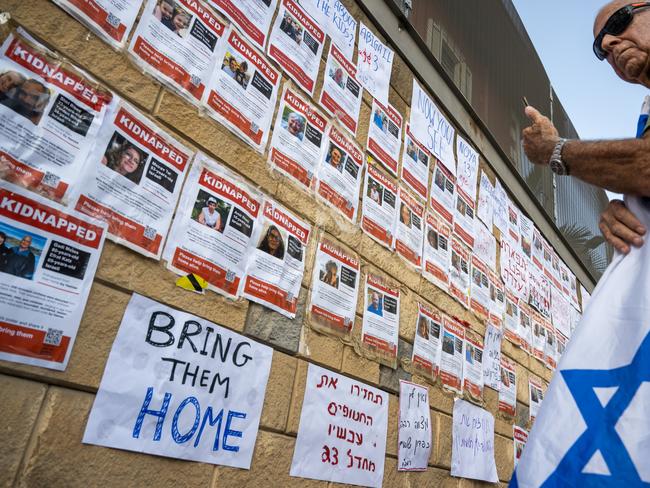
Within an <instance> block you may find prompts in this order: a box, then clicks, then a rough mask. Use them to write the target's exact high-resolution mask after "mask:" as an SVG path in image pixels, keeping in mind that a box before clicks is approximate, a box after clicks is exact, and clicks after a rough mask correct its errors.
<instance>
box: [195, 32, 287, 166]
mask: <svg viewBox="0 0 650 488" xmlns="http://www.w3.org/2000/svg"><path fill="white" fill-rule="evenodd" d="M215 63H216V64H215V66H214V70H213V71H212V76H211V78H210V82H209V84H208V89H207V90H206V91H205V93H204V95H203V103H204V104H205V105H206V107H207V108H208V114H209V115H210V116H211V117H213V118H214V119H215V120H217V121H218V122H220V123H222V124H223V125H225V126H226V127H228V128H229V129H230V130H231V131H232V132H233V133H235V134H236V135H237V136H239V137H241V138H242V139H243V140H244V141H245V142H246V143H248V144H250V145H251V146H252V147H253V148H254V149H255V150H256V151H257V152H259V153H260V154H262V153H263V152H264V148H265V147H266V142H267V140H268V138H269V130H270V128H271V118H272V117H273V110H274V109H275V100H276V98H277V96H278V87H279V86H280V81H281V79H282V77H281V75H280V72H279V71H278V70H276V69H275V68H274V67H273V65H271V63H270V62H269V61H268V60H267V59H266V57H264V55H262V54H260V52H259V51H257V50H256V49H255V48H254V47H253V46H252V45H251V44H250V42H249V41H247V40H246V39H244V38H243V37H242V36H241V35H240V34H239V33H238V32H237V30H236V29H233V28H232V26H231V27H228V29H226V32H225V33H224V35H223V39H222V41H221V42H220V43H219V45H218V46H217V49H216V61H215Z"/></svg>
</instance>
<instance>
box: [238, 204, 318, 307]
mask: <svg viewBox="0 0 650 488" xmlns="http://www.w3.org/2000/svg"><path fill="white" fill-rule="evenodd" d="M310 233H311V226H310V225H309V224H308V223H306V222H303V221H302V220H300V219H299V218H298V217H296V216H295V215H293V214H292V213H290V212H289V211H288V210H286V209H285V208H283V207H282V206H280V205H278V204H277V203H276V202H273V201H271V200H264V204H263V205H262V213H261V214H260V216H259V218H258V224H257V226H256V227H255V229H254V230H253V244H254V245H255V246H256V247H255V249H254V250H253V251H252V252H249V253H248V262H247V265H246V277H245V278H244V281H243V289H242V290H243V296H244V297H245V298H248V299H249V300H251V301H253V302H256V303H259V304H261V305H264V306H265V307H268V308H270V309H271V310H275V311H276V312H278V313H281V314H282V315H285V316H287V317H289V318H290V319H293V318H294V317H295V316H296V309H297V307H298V294H299V293H300V284H301V283H302V277H303V273H304V271H305V258H306V254H307V243H308V242H309V235H310Z"/></svg>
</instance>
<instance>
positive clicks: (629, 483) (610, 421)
mask: <svg viewBox="0 0 650 488" xmlns="http://www.w3.org/2000/svg"><path fill="white" fill-rule="evenodd" d="M648 106H649V107H650V105H648ZM642 115H643V114H642ZM645 115H646V117H647V110H646V112H645ZM646 122H647V121H646ZM644 126H645V124H644ZM640 135H641V134H639V136H640ZM625 201H626V204H627V206H628V208H629V209H630V210H631V211H632V212H633V213H634V214H635V215H636V216H637V217H638V218H639V220H640V221H641V222H642V223H643V224H644V225H645V226H646V228H648V229H650V203H648V202H650V200H648V199H641V198H630V197H626V199H625ZM510 486H511V487H521V488H529V487H539V486H542V487H573V486H575V487H581V488H582V487H592V486H594V487H596V486H597V487H610V486H611V487H614V486H616V487H624V488H631V487H637V486H650V243H648V242H646V243H645V244H644V245H643V246H642V247H641V248H640V249H637V248H633V249H632V250H631V252H630V253H629V254H628V255H627V256H622V255H617V256H616V257H615V258H614V260H613V262H612V263H611V264H610V266H609V268H607V271H606V272H605V274H604V275H603V277H602V278H601V280H600V282H599V283H598V286H597V287H596V289H595V290H594V293H593V295H592V298H591V300H590V302H589V307H588V308H587V309H586V310H585V313H584V315H583V318H582V321H581V323H580V325H579V326H578V328H577V329H576V330H575V332H574V335H573V337H572V338H571V341H570V343H569V345H568V347H567V350H566V351H565V353H564V355H563V357H562V359H561V360H560V364H559V366H558V369H557V372H556V374H555V375H554V377H553V380H552V381H551V384H550V386H549V388H548V391H547V394H546V398H545V399H544V403H543V405H542V408H541V410H540V412H539V416H538V417H537V420H536V421H535V424H534V426H533V429H532V430H531V432H530V436H529V437H528V443H527V444H526V447H525V448H524V451H523V454H522V457H521V459H520V460H519V464H518V465H517V468H516V471H515V473H514V475H513V478H512V480H511V482H510Z"/></svg>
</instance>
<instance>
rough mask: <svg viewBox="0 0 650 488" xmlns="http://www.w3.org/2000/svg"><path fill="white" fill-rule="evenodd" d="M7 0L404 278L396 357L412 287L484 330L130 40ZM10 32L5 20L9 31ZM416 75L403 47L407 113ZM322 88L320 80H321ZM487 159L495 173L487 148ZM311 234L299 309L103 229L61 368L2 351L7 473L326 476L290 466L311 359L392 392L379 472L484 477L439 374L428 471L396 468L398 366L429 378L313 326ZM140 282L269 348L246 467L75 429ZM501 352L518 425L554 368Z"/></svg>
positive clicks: (39, 33) (107, 78) (215, 478)
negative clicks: (136, 446)
mask: <svg viewBox="0 0 650 488" xmlns="http://www.w3.org/2000/svg"><path fill="white" fill-rule="evenodd" d="M345 3H346V4H347V6H348V8H349V9H350V11H351V12H352V13H353V14H354V15H355V17H356V18H357V19H358V20H362V21H363V22H365V23H369V20H368V18H367V16H366V15H365V14H364V13H363V12H362V11H361V10H360V9H359V7H358V6H357V5H356V4H355V3H354V0H349V1H346V2H345ZM0 10H2V11H8V12H9V13H10V14H11V16H12V19H13V22H14V24H13V25H14V26H15V25H20V26H22V27H24V28H25V29H26V30H27V31H28V32H29V33H31V34H32V35H34V36H36V37H37V39H39V40H40V41H41V42H43V43H44V44H46V45H47V46H48V47H50V48H51V49H53V50H55V51H57V52H58V53H60V54H61V55H62V56H64V57H66V58H68V59H70V60H71V61H72V62H73V63H75V64H76V65H78V66H79V67H81V68H83V69H84V70H87V71H88V72H89V73H90V74H91V75H93V76H94V77H96V78H97V79H99V80H100V81H102V82H103V83H104V84H106V85H107V86H109V87H110V88H111V89H112V90H114V91H115V92H116V93H117V94H118V95H120V96H121V97H124V98H125V99H127V100H128V101H129V102H130V103H132V104H133V105H135V106H136V107H137V108H138V109H139V110H141V111H142V112H143V113H146V114H148V115H149V116H151V117H152V118H153V119H155V120H156V121H157V122H158V123H159V124H160V125H161V126H163V127H164V128H165V130H167V131H169V132H170V133H171V134H173V135H174V136H175V137H177V138H178V139H179V140H180V141H183V142H184V143H185V144H187V146H188V147H191V148H194V149H196V150H201V151H204V152H206V153H207V154H208V155H210V156H211V157H213V158H214V159H216V160H217V161H220V162H221V163H223V164H225V165H226V166H228V167H230V168H231V169H233V170H234V171H236V172H238V173H239V174H241V175H242V176H243V177H244V178H246V179H248V180H249V181H250V182H251V183H252V184H253V185H255V186H257V187H259V188H260V189H261V190H262V191H263V192H265V193H266V194H268V195H271V196H273V197H274V198H276V199H277V200H278V201H279V202H280V203H281V204H283V205H285V206H286V207H288V208H289V209H290V210H291V211H292V212H295V213H296V214H297V215H299V216H300V217H302V218H304V219H305V220H307V221H309V222H310V223H311V224H312V225H313V226H315V227H317V228H319V229H322V230H323V231H325V232H326V233H328V234H330V235H331V236H334V237H335V238H336V239H338V240H340V241H341V242H343V243H344V244H346V245H347V246H349V247H351V248H353V249H355V250H356V251H357V252H358V253H359V254H360V256H361V259H362V261H363V263H364V266H367V265H368V264H369V263H372V266H374V267H376V268H379V269H381V270H383V272H384V273H386V274H387V275H389V276H390V277H392V278H393V279H395V280H397V281H399V282H400V283H401V287H402V303H401V321H400V343H399V355H400V357H402V358H407V359H410V357H411V352H412V344H413V340H414V334H415V323H416V317H417V302H418V301H422V302H428V303H430V304H432V305H434V306H436V307H438V308H440V309H441V310H443V311H445V312H446V313H448V314H451V315H455V316H457V317H459V318H460V319H462V320H464V321H466V322H468V323H469V324H471V328H472V329H473V330H475V331H477V332H478V333H479V334H481V335H482V334H484V332H485V325H484V324H483V323H482V322H481V321H480V320H478V319H477V318H476V317H475V316H474V315H472V314H471V313H469V312H468V311H466V310H465V309H463V308H462V306H461V305H459V304H458V303H457V302H455V301H454V300H453V299H451V298H450V297H449V296H448V295H447V294H445V293H444V292H442V291H441V290H439V289H438V288H436V287H435V286H434V285H432V284H431V283H429V282H428V281H426V280H424V279H423V278H422V277H421V276H420V275H419V274H418V273H416V272H414V271H413V270H411V269H410V268H409V267H408V266H407V265H405V263H404V262H403V261H402V260H401V259H400V258H398V257H397V256H396V255H395V254H394V253H391V252H389V251H388V250H386V249H384V248H383V247H381V246H380V245H378V244H377V243H375V242H373V241H372V240H371V239H370V238H368V237H367V236H366V235H364V234H362V233H361V232H360V230H359V229H358V228H352V227H350V226H341V225H339V223H338V222H337V220H336V219H335V218H333V214H332V212H331V211H330V210H328V209H327V208H326V207H325V206H323V205H321V204H320V203H318V202H317V201H316V200H315V199H314V198H310V197H308V196H306V195H305V194H304V193H302V192H300V191H298V190H297V189H295V187H293V186H292V185H290V184H286V182H285V181H284V180H282V179H280V178H278V177H277V176H275V175H273V174H272V173H271V172H270V171H269V170H268V167H267V165H266V162H265V159H264V158H262V157H261V156H260V155H258V154H257V153H256V152H254V151H253V150H252V149H250V148H249V147H248V146H247V145H246V144H245V143H243V142H242V141H240V140H239V139H238V138H236V137H235V136H233V135H232V134H231V133H230V132H229V131H228V130H227V129H225V128H224V127H222V126H220V125H218V124H217V123H216V122H214V121H211V120H209V119H207V118H203V117H200V116H199V115H198V114H197V110H196V108H194V107H192V106H190V105H189V104H188V103H187V102H185V101H184V100H182V99H181V98H179V97H177V96H175V95H174V94H172V93H171V92H170V91H168V90H166V89H164V88H162V87H161V86H160V85H158V84H156V83H155V82H153V81H152V80H151V79H150V78H148V77H146V76H145V75H144V74H142V73H141V72H140V71H138V70H137V69H136V68H134V67H133V65H131V64H130V62H129V61H128V59H127V57H126V56H125V55H124V54H121V53H117V52H115V51H113V50H111V49H110V48H109V47H108V46H107V45H106V44H104V43H103V42H102V41H100V40H99V39H98V38H97V37H95V36H94V35H93V34H90V33H89V32H88V30H87V29H85V28H84V27H83V26H82V25H81V24H80V23H78V22H77V21H75V20H74V19H72V18H71V17H70V16H68V15H67V14H66V13H64V12H63V11H62V10H61V9H60V8H58V7H57V6H55V5H54V4H53V3H51V2H49V1H46V0H2V1H1V2H0ZM370 25H372V24H370ZM7 34H8V30H6V29H5V32H3V38H4V37H5V36H6V35H7ZM325 51H326V50H325ZM323 66H324V63H323ZM321 78H322V73H321ZM412 79H413V73H412V72H411V70H410V69H409V68H408V67H407V65H406V64H405V62H404V60H403V59H401V58H400V57H399V56H397V57H396V59H395V62H394V66H393V73H392V82H391V90H390V102H391V104H393V105H394V106H395V107H396V108H397V109H398V110H399V111H400V112H401V113H402V114H403V115H404V116H405V117H407V116H408V104H409V101H410V99H411V84H412ZM320 83H322V79H321V80H320ZM319 90H320V86H319V87H317V93H318V92H319ZM370 106H371V100H370V99H369V98H368V96H367V94H366V95H365V96H364V103H363V105H362V110H361V116H360V129H359V132H358V137H357V139H358V141H360V142H361V143H362V145H363V143H365V140H366V135H367V130H368V122H369V118H370ZM481 166H482V169H484V170H485V171H487V172H488V173H489V174H490V176H491V177H492V178H494V174H493V171H492V170H491V169H490V167H489V166H488V165H487V164H486V163H485V161H482V162H481ZM497 232H498V231H497ZM315 244H316V239H312V240H311V242H310V253H309V258H308V262H307V268H306V271H305V275H304V280H303V284H302V293H301V296H300V300H299V306H298V316H297V318H296V319H295V320H289V319H286V318H284V317H282V316H280V315H279V314H277V313H274V312H271V311H269V310H267V309H265V308H263V307H261V306H259V305H256V304H252V303H249V302H247V301H240V302H231V301H227V300H225V299H222V298H221V297H219V296H217V295H216V294H214V293H211V292H210V293H208V294H206V295H204V296H201V295H197V294H193V293H189V292H186V291H184V290H182V289H180V288H178V287H176V286H175V284H174V282H175V279H176V277H175V275H173V274H172V273H171V272H169V271H167V270H166V269H165V268H164V267H163V264H162V263H160V262H156V261H153V260H151V259H147V258H145V257H142V256H140V255H138V254H136V253H134V252H131V251H129V250H127V249H125V248H123V247H120V246H118V245H116V244H114V243H112V242H108V241H107V242H106V245H105V248H104V252H103V255H102V258H101V262H100V265H99V268H98V271H97V275H96V279H95V283H94V286H93V288H92V291H91V293H90V297H89V300H88V304H87V307H86V311H85V313H84V316H83V320H82V322H81V326H80V328H79V333H78V336H77V340H76V343H75V346H74V349H73V352H72V356H71V359H70V362H69V365H68V367H67V369H66V370H65V371H64V372H55V371H50V370H46V369H40V368H35V367H27V366H21V365H17V364H13V363H8V362H0V392H1V394H0V418H2V424H1V432H2V438H3V439H2V442H1V443H0V485H1V486H14V485H15V486H25V487H41V486H42V487H45V486H47V487H58V486H61V487H75V486H79V487H87V486H148V485H152V486H158V487H165V486H170V487H171V486H196V487H203V486H205V487H207V486H215V487H217V486H238V487H239V486H256V487H259V486H323V485H325V484H326V483H325V482H319V481H313V480H304V479H299V478H291V477H290V476H289V467H290V463H291V457H292V454H293V446H294V442H295V436H296V433H297V430H298V423H299V418H300V410H301V404H302V398H303V394H304V386H305V380H306V373H307V365H308V363H309V362H313V363H317V364H320V365H322V366H324V367H327V368H330V369H332V370H335V371H338V372H341V373H343V374H345V375H349V376H352V377H355V378H358V379H360V380H362V381H364V382H367V383H370V384H372V385H374V386H377V387H379V388H381V389H383V390H385V391H387V392H389V393H390V406H389V408H390V419H389V429H388V439H387V452H386V464H385V474H384V486H445V487H446V486H470V485H480V484H481V483H476V482H471V481H468V480H461V479H457V478H452V477H451V476H450V474H449V469H450V461H451V423H452V422H451V420H452V418H451V414H452V407H453V397H452V396H450V395H449V394H447V393H445V392H443V390H442V388H441V387H440V385H430V386H429V392H430V404H431V420H432V426H433V449H432V452H431V458H430V460H429V465H430V466H429V469H428V470H427V471H426V472H423V473H398V472H397V470H396V454H397V412H398V396H397V392H398V389H399V385H398V379H400V378H403V379H412V380H413V381H415V382H419V383H422V384H426V383H425V382H424V380H423V379H421V378H418V377H417V376H413V377H411V376H412V375H411V374H410V373H408V372H407V371H406V370H405V369H404V368H403V367H402V366H400V367H398V369H397V370H392V369H390V368H387V367H385V366H380V365H379V364H378V363H377V362H373V361H370V360H367V359H364V358H362V357H360V356H359V355H358V354H357V353H356V352H355V350H354V349H353V348H352V347H351V346H349V345H346V344H344V343H342V342H341V341H340V340H338V339H335V338H332V337H329V336H323V335H320V334H317V333H315V332H314V331H312V330H311V329H309V328H308V327H307V326H305V325H304V324H303V312H304V307H305V302H306V297H307V292H308V290H309V286H310V280H311V277H312V268H311V262H310V261H311V260H312V258H313V255H314V249H315ZM132 292H137V293H140V294H143V295H146V296H148V297H150V298H152V299H155V300H157V301H160V302H162V303H165V304H167V305H170V306H172V307H176V308H181V309H183V310H185V311H187V312H190V313H193V314H196V315H198V316H201V317H204V318H205V319H208V320H211V321H214V322H216V323H219V324H221V325H223V326H225V327H228V328H230V329H232V330H234V331H237V332H239V333H242V334H245V335H247V336H249V337H251V338H253V339H255V340H259V341H261V342H264V343H266V344H269V345H270V346H272V347H273V348H274V354H273V363H272V369H271V374H270V378H269V382H268V387H267V391H266V398H265V403H264V409H263V413H262V419H261V424H260V431H259V435H258V438H257V443H256V448H255V455H254V457H253V462H252V466H251V469H250V470H249V471H247V470H240V469H233V468H228V467H222V466H213V465H210V464H201V463H195V462H184V461H180V460H174V459H167V458H162V457H157V456H150V455H144V454H136V453H132V452H126V451H121V450H117V449H108V448H103V447H97V446H91V445H84V444H82V443H81V438H82V434H83V431H84V428H85V425H86V420H87V417H88V413H89V410H90V407H91V405H92V401H93V398H94V394H95V392H96V391H97V388H98V386H99V382H100V379H101V375H102V373H103V370H104V366H105V364H106V360H107V358H108V354H109V351H110V349H111V345H112V343H113V340H114V338H115V335H116V332H117V329H118V326H119V323H120V320H121V318H122V315H123V312H124V310H125V307H126V304H127V302H128V300H129V297H130V295H131V293H132ZM362 300H363V293H360V296H359V305H358V309H357V314H358V317H357V318H358V320H357V324H356V328H357V329H358V328H359V327H360V325H361V310H362ZM503 353H505V355H507V356H508V357H510V358H511V359H512V360H514V361H515V362H516V364H517V375H518V376H517V382H518V391H517V400H518V404H517V423H518V424H519V425H522V426H523V425H525V424H526V422H527V420H528V407H527V405H528V386H527V385H528V377H529V375H530V374H534V375H537V376H539V377H541V378H543V379H544V380H546V381H548V380H550V377H551V372H550V371H549V370H548V369H546V368H545V367H544V365H543V364H542V363H540V362H539V361H537V360H536V359H533V358H530V357H529V356H528V355H527V354H525V353H524V352H522V351H521V350H519V349H517V348H514V347H513V346H512V345H511V344H509V343H506V342H504V345H503ZM484 397H485V402H486V408H487V409H489V410H490V411H491V412H492V413H494V414H495V416H496V413H497V394H496V392H495V391H493V390H491V389H488V388H486V389H485V392H484ZM514 422H515V420H511V421H505V420H502V419H500V418H497V421H496V427H495V430H496V436H495V451H496V462H497V468H498V474H499V478H500V480H501V481H502V482H503V483H505V482H507V481H508V479H509V478H510V474H511V472H512V469H513V441H512V424H513V423H514Z"/></svg>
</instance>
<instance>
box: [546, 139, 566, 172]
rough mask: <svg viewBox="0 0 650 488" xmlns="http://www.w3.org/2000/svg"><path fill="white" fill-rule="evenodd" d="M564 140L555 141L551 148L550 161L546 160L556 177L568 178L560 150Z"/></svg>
mask: <svg viewBox="0 0 650 488" xmlns="http://www.w3.org/2000/svg"><path fill="white" fill-rule="evenodd" d="M566 141H567V140H566V139H560V140H559V141H557V144H556V145H555V147H554V148H553V153H552V154H551V159H549V160H548V165H549V166H550V167H551V171H552V172H553V173H555V174H556V175H560V176H568V175H569V167H568V166H567V165H566V163H565V162H564V161H563V160H562V148H563V147H564V143H565V142H566Z"/></svg>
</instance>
